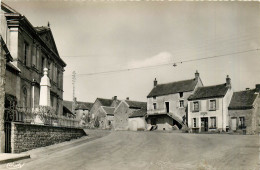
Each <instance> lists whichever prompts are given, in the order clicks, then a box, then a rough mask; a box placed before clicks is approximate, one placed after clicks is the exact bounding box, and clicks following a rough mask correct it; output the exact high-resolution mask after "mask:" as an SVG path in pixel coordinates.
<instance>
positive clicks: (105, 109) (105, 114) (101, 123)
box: [95, 106, 115, 129]
mask: <svg viewBox="0 0 260 170" xmlns="http://www.w3.org/2000/svg"><path fill="white" fill-rule="evenodd" d="M114 111H115V107H109V106H101V107H100V108H99V109H98V111H97V114H96V120H95V121H96V122H98V127H99V128H101V129H112V128H113V127H114Z"/></svg>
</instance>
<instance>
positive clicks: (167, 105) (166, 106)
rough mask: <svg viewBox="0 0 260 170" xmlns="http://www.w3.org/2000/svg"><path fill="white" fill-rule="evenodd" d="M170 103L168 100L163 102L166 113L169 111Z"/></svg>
mask: <svg viewBox="0 0 260 170" xmlns="http://www.w3.org/2000/svg"><path fill="white" fill-rule="evenodd" d="M169 105H170V103H169V102H165V108H166V113H169V112H170V107H169Z"/></svg>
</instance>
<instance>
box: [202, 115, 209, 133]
mask: <svg viewBox="0 0 260 170" xmlns="http://www.w3.org/2000/svg"><path fill="white" fill-rule="evenodd" d="M207 131H208V118H207V117H203V118H201V132H207Z"/></svg>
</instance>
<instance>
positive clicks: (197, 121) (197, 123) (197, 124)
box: [196, 118, 199, 127]
mask: <svg viewBox="0 0 260 170" xmlns="http://www.w3.org/2000/svg"><path fill="white" fill-rule="evenodd" d="M196 127H199V118H196Z"/></svg>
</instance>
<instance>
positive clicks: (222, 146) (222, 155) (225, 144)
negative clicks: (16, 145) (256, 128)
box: [21, 131, 259, 170]
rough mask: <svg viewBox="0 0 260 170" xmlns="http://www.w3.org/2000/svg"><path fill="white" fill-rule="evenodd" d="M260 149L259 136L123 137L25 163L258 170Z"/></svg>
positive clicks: (91, 169) (102, 168)
mask: <svg viewBox="0 0 260 170" xmlns="http://www.w3.org/2000/svg"><path fill="white" fill-rule="evenodd" d="M258 148H259V137H258V136H243V135H221V134H183V133H162V132H128V131H117V132H112V133H110V134H109V135H107V136H105V137H102V138H99V139H96V140H92V141H88V142H86V143H83V144H79V145H77V146H73V147H69V148H66V149H64V150H59V151H57V152H51V153H50V154H46V153H45V154H44V156H39V157H36V158H32V159H29V160H24V161H21V162H22V163H24V166H23V168H22V169H26V170H36V169H37V170H39V169H42V170H52V169H55V170H59V169H60V170H67V169H68V170H72V169H73V170H74V169H75V170H76V169H77V170H81V169H82V170H128V169H129V170H130V169H131V170H132V169H134V170H135V169H141V170H160V169H161V170H164V169H169V170H173V169H220V170H225V169H234V170H239V169H241V170H244V169H245V170H248V169H252V170H253V169H258V162H259V150H258ZM39 154H40V153H39Z"/></svg>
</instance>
